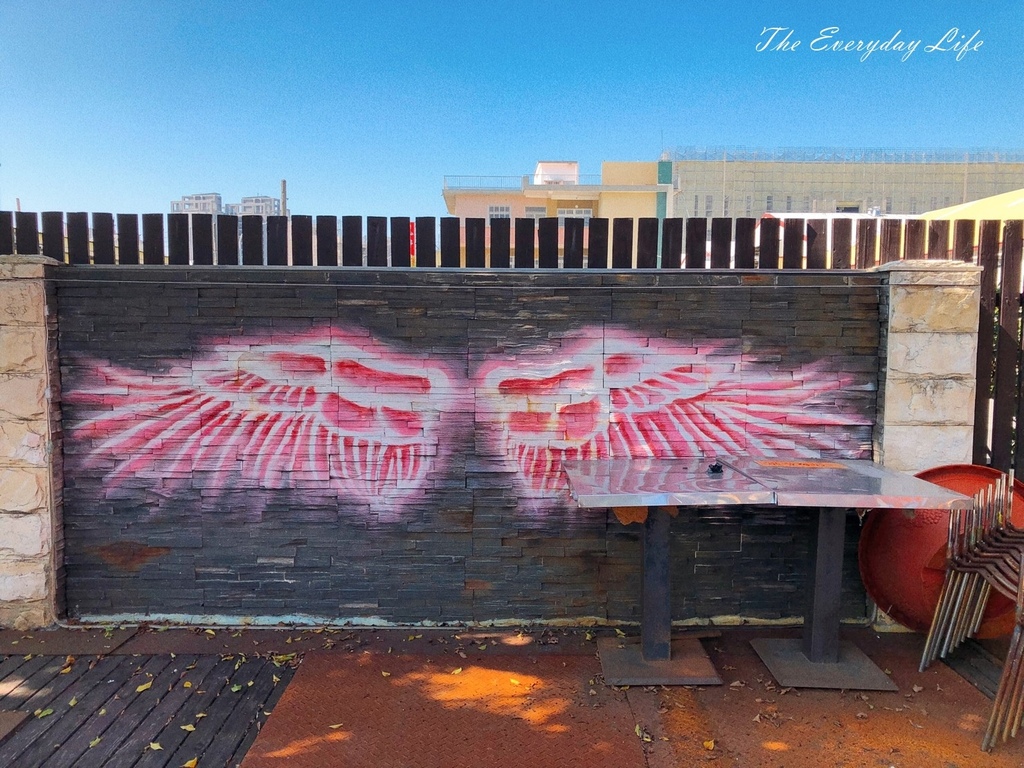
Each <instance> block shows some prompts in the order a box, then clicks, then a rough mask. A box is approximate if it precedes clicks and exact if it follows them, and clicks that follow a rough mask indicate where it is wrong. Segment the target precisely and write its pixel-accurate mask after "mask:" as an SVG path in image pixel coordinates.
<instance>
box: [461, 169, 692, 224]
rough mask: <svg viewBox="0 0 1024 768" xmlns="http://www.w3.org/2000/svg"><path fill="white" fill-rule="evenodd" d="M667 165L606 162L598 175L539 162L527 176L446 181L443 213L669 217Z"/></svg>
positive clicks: (669, 174) (514, 216) (517, 216)
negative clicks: (444, 209)
mask: <svg viewBox="0 0 1024 768" xmlns="http://www.w3.org/2000/svg"><path fill="white" fill-rule="evenodd" d="M671 191H672V163H670V162H664V161H661V162H606V163H602V164H601V174H600V176H586V175H581V174H580V172H579V163H577V162H576V161H574V160H542V161H540V162H539V163H537V167H536V170H535V171H534V173H533V175H532V176H445V178H444V201H445V205H446V206H447V208H448V213H449V214H451V215H452V216H458V217H459V218H462V219H472V218H480V219H496V218H512V219H523V218H526V219H542V218H547V217H555V216H557V217H559V218H565V217H574V218H581V219H589V218H591V217H598V218H609V219H612V218H620V217H621V218H638V217H644V216H657V217H660V218H664V217H665V216H673V215H675V214H674V212H673V211H672V210H671V198H672V195H671Z"/></svg>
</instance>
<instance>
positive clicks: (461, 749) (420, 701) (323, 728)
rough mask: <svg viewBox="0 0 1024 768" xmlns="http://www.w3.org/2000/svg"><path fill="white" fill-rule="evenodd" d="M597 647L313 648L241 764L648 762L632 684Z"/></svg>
mask: <svg viewBox="0 0 1024 768" xmlns="http://www.w3.org/2000/svg"><path fill="white" fill-rule="evenodd" d="M599 676H600V665H599V663H598V661H597V659H596V657H594V656H593V655H586V656H570V655H560V654H534V655H527V654H523V655H498V654H493V655H489V656H486V657H481V658H474V659H469V658H467V659H462V658H461V657H459V656H454V657H444V658H437V657H424V656H421V655H396V654H394V653H391V654H388V653H386V652H375V651H363V652H359V653H355V654H348V655H340V654H336V653H330V652H311V653H308V654H307V655H306V656H305V658H304V660H303V662H302V665H301V666H300V667H299V670H298V671H297V672H296V675H295V677H294V678H293V680H292V683H291V685H290V686H289V687H288V689H287V690H286V691H285V692H284V694H283V695H282V697H281V700H280V701H279V702H278V703H277V706H276V707H275V709H274V713H273V715H272V716H271V718H270V720H268V721H267V724H266V726H265V727H264V728H263V729H262V730H261V731H260V734H259V736H258V737H257V739H256V741H255V743H254V744H253V746H252V748H251V749H250V750H249V753H248V755H246V758H245V760H244V761H243V762H242V766H243V768H266V767H268V766H280V765H288V766H289V768H305V766H316V767H317V768H320V767H321V766H325V765H345V766H346V767H347V768H361V767H362V766H367V768H369V767H370V766H372V767H373V768H388V767H391V766H394V767H395V768H398V766H402V767H406V766H419V765H423V766H427V765H444V766H446V768H462V767H463V766H465V767H466V768H479V766H488V767H489V768H506V767H508V768H522V766H523V765H558V766H560V767H562V766H565V767H570V768H571V767H572V766H580V767H581V768H582V767H583V766H586V768H602V766H615V767H616V768H622V767H623V766H633V765H636V766H640V765H643V763H644V753H643V746H642V741H641V740H640V739H638V737H637V735H636V733H635V723H634V720H633V715H632V712H631V710H630V707H629V703H628V701H627V700H626V695H625V692H624V691H622V690H620V689H614V688H611V687H608V686H604V685H601V684H600V682H599V681H598V679H597V678H599Z"/></svg>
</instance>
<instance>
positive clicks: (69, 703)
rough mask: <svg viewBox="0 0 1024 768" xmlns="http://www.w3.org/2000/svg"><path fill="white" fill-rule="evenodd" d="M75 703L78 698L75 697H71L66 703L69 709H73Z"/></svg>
mask: <svg viewBox="0 0 1024 768" xmlns="http://www.w3.org/2000/svg"><path fill="white" fill-rule="evenodd" d="M77 703H78V697H77V696H72V697H71V701H69V702H68V706H69V707H73V706H75V704H77Z"/></svg>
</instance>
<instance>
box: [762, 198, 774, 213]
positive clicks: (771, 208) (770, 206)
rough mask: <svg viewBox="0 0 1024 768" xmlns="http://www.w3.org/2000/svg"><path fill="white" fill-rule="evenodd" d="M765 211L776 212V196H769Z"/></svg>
mask: <svg viewBox="0 0 1024 768" xmlns="http://www.w3.org/2000/svg"><path fill="white" fill-rule="evenodd" d="M764 209H765V210H766V211H769V212H771V211H774V210H775V195H768V198H767V199H766V200H765V202H764Z"/></svg>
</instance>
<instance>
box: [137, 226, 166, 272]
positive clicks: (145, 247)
mask: <svg viewBox="0 0 1024 768" xmlns="http://www.w3.org/2000/svg"><path fill="white" fill-rule="evenodd" d="M142 263H143V264H163V263H164V215H163V214H162V213H144V214H142Z"/></svg>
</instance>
